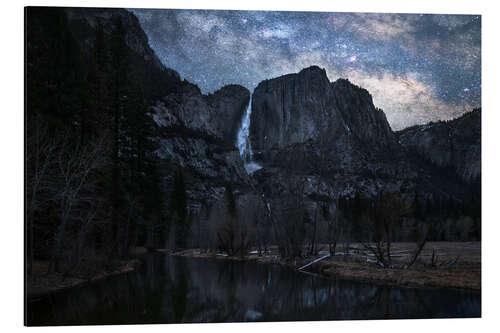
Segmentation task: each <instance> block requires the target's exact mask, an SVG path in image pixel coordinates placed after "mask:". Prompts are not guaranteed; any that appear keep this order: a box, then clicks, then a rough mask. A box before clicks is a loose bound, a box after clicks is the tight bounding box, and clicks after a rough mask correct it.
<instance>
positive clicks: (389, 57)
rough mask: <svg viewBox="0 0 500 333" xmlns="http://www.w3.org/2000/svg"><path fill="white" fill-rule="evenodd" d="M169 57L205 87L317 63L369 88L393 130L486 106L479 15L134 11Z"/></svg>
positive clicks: (248, 81) (252, 81)
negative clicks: (483, 104) (482, 84)
mask: <svg viewBox="0 0 500 333" xmlns="http://www.w3.org/2000/svg"><path fill="white" fill-rule="evenodd" d="M132 12H133V13H135V14H136V15H137V17H138V18H139V21H140V23H141V25H142V27H143V29H144V30H145V31H146V34H147V35H148V37H149V43H150V45H151V47H152V48H153V49H154V50H155V52H156V54H157V55H158V56H159V58H160V59H161V60H162V61H163V63H164V64H165V65H166V66H167V67H170V68H173V69H175V70H176V71H178V72H179V74H180V75H181V77H183V78H185V79H187V80H189V81H191V82H193V83H195V84H197V85H198V86H199V87H200V88H201V90H202V91H203V92H204V93H208V92H213V91H215V90H217V89H219V88H220V87H222V86H223V85H225V84H231V83H235V84H241V85H243V86H246V87H247V88H248V89H250V90H251V91H252V90H253V89H254V88H255V87H256V86H257V84H258V83H259V82H260V81H262V80H265V79H269V78H273V77H277V76H280V75H284V74H288V73H295V72H298V71H300V70H301V69H303V68H305V67H308V66H311V65H318V66H320V67H322V68H325V69H326V71H327V74H328V77H329V79H330V81H335V80H336V79H338V78H341V77H342V78H348V79H349V80H350V81H351V82H353V83H355V84H357V85H360V86H361V87H363V88H366V89H367V90H368V91H369V92H370V93H371V94H372V96H373V100H374V103H375V106H377V107H380V108H382V109H383V110H384V111H385V113H386V115H387V119H388V120H389V123H390V124H391V127H392V128H393V129H394V130H398V129H402V128H404V127H407V126H410V125H414V124H422V123H427V122H429V121H434V120H438V119H450V118H455V117H457V116H459V115H460V114H462V113H464V112H466V111H470V110H472V108H474V107H479V106H480V105H481V17H480V16H476V15H417V14H363V13H318V12H316V13H315V12H279V11H200V10H164V9H161V10H154V9H134V10H132Z"/></svg>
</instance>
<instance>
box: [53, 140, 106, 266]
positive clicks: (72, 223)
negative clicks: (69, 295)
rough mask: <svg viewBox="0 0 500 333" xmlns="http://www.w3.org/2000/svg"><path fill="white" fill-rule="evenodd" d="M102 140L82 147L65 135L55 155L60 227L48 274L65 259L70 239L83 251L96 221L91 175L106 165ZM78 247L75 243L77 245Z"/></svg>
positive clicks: (103, 141) (57, 230) (95, 205)
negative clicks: (86, 238)
mask: <svg viewBox="0 0 500 333" xmlns="http://www.w3.org/2000/svg"><path fill="white" fill-rule="evenodd" d="M105 142H106V140H105V138H104V137H101V138H99V139H98V140H96V141H93V142H89V143H86V144H82V143H80V142H76V143H75V142H73V141H71V138H70V135H69V134H66V135H64V137H63V139H62V140H61V144H60V146H59V149H58V150H57V153H56V155H55V161H54V163H55V167H56V172H57V173H56V179H55V181H56V183H57V185H56V186H57V190H55V191H54V193H55V195H54V198H53V200H54V202H56V203H57V205H58V208H59V210H58V211H59V225H58V226H57V228H56V232H55V234H54V242H55V245H54V248H53V254H52V260H51V270H53V269H55V268H56V266H57V265H58V264H59V263H60V262H61V261H62V260H63V259H64V255H63V248H64V245H65V244H64V243H65V241H66V242H67V243H68V244H70V243H71V244H72V246H71V247H73V248H74V243H73V242H74V239H72V237H69V236H70V235H69V234H68V233H69V232H68V231H70V230H69V228H70V227H71V231H72V234H73V235H75V234H76V235H79V236H78V237H76V238H77V239H80V243H79V244H77V245H76V247H77V248H78V247H82V242H83V240H84V239H85V237H86V235H87V233H88V230H89V228H90V226H91V225H92V224H93V223H94V221H95V219H94V218H95V215H96V210H97V207H98V203H96V198H95V196H94V195H93V193H95V182H94V181H93V179H92V177H91V176H92V173H93V172H94V171H95V170H97V169H98V168H100V167H102V166H103V165H104V164H105V163H106V158H105V156H106V155H105V154H104V152H105V151H106V149H107V146H106V144H105ZM77 243H78V242H77Z"/></svg>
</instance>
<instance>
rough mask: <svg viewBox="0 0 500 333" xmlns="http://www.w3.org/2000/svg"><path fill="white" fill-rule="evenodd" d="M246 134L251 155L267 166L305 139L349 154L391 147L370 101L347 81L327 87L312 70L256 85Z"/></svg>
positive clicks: (381, 117) (383, 121)
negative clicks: (364, 148)
mask: <svg viewBox="0 0 500 333" xmlns="http://www.w3.org/2000/svg"><path fill="white" fill-rule="evenodd" d="M251 124H252V125H251V128H250V136H251V141H252V146H253V147H254V151H255V152H256V156H257V158H258V159H260V160H261V161H263V162H271V161H272V160H273V156H274V155H275V153H276V152H277V151H279V150H281V149H283V148H285V147H288V146H290V145H293V144H297V143H303V142H306V141H308V140H312V141H318V142H319V141H321V142H322V143H326V142H328V143H329V144H330V145H336V146H339V147H340V146H343V148H342V149H341V150H344V151H346V150H349V149H350V148H352V146H353V145H355V144H358V145H361V146H363V145H366V144H369V145H370V148H371V149H375V150H377V151H378V150H381V149H386V148H387V147H394V146H395V144H396V141H395V137H394V134H393V133H392V131H391V128H390V126H389V124H388V122H387V119H386V117H385V114H384V113H383V111H382V110H379V109H377V108H375V106H374V105H373V101H372V97H371V96H370V94H369V93H368V92H367V91H366V90H365V89H362V88H359V87H357V86H355V85H353V84H351V83H350V82H349V81H347V80H343V79H339V80H337V81H336V82H333V83H330V81H329V80H328V77H327V76H326V72H325V70H324V69H321V68H319V67H317V66H313V67H309V68H306V69H304V70H302V71H300V72H299V73H297V74H289V75H284V76H281V77H278V78H275V79H272V80H266V81H263V82H261V83H260V84H259V85H258V86H257V88H256V89H255V91H254V94H253V100H252V121H251Z"/></svg>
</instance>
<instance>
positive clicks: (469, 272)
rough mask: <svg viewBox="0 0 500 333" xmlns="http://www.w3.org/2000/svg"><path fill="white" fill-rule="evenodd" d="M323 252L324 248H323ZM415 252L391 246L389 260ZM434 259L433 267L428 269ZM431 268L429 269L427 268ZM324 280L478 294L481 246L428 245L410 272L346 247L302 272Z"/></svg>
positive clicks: (196, 253)
mask: <svg viewBox="0 0 500 333" xmlns="http://www.w3.org/2000/svg"><path fill="white" fill-rule="evenodd" d="M324 248H326V247H324ZM414 248H415V244H414V243H394V244H393V247H392V253H393V257H392V260H393V262H394V263H395V264H402V263H404V262H406V261H407V260H408V258H409V256H410V255H411V253H412V251H413V250H414ZM170 254H171V255H176V256H184V257H195V258H216V259H221V260H239V261H242V260H243V261H256V262H258V263H266V264H279V265H283V266H287V267H291V268H293V269H298V268H300V267H302V266H304V265H306V264H309V263H311V262H312V261H314V260H315V259H317V258H320V257H323V256H325V255H327V254H328V252H327V251H325V250H323V251H319V253H318V255H317V256H316V257H310V258H301V259H293V260H282V259H281V258H280V257H279V254H278V251H277V249H276V247H271V248H270V251H269V252H268V253H266V254H262V255H261V256H259V255H258V253H257V252H256V251H251V252H250V253H249V254H248V255H247V256H245V257H243V258H242V257H241V256H238V257H230V256H227V255H225V254H223V253H207V252H203V251H200V250H199V249H188V250H184V251H180V252H175V253H170ZM433 257H434V263H435V265H433V266H432V265H431V262H432V258H433ZM431 266H432V267H431ZM303 271H305V272H310V273H315V274H319V275H321V276H323V277H327V278H342V279H347V280H356V281H362V282H370V283H377V284H385V285H397V286H407V287H419V288H442V287H445V288H460V289H468V290H476V291H480V290H481V242H428V243H426V244H425V247H424V249H423V250H422V253H421V255H420V257H419V260H418V261H417V262H416V263H415V264H414V265H413V266H412V267H410V268H408V269H402V268H390V269H388V268H381V267H379V266H377V265H376V263H375V261H374V260H373V258H372V257H371V256H370V254H368V253H366V252H365V251H364V250H363V246H362V244H356V243H354V244H350V245H349V247H348V249H345V248H338V249H337V253H336V255H335V256H331V257H327V258H325V259H323V260H320V261H318V262H316V263H313V264H311V265H309V266H308V267H306V268H305V269H303Z"/></svg>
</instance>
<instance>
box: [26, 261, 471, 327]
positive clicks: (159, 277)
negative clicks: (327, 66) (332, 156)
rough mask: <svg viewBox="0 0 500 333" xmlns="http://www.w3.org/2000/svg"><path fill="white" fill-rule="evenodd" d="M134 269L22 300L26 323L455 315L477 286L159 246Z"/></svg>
mask: <svg viewBox="0 0 500 333" xmlns="http://www.w3.org/2000/svg"><path fill="white" fill-rule="evenodd" d="M142 260H143V261H144V265H143V266H142V267H141V269H139V270H138V271H136V272H131V273H126V274H122V275H118V276H112V277H109V278H108V279H105V280H102V281H99V282H97V283H94V284H88V285H84V286H81V287H77V288H74V289H70V290H66V291H63V292H60V293H56V294H53V295H51V296H47V297H44V298H40V299H37V300H33V301H29V302H28V303H27V323H28V325H35V326H38V325H102V324H137V323H205V322H242V321H298V320H346V319H350V320H355V319H391V318H456V317H479V316H481V295H480V293H479V292H473V291H465V290H456V289H414V288H402V287H387V286H379V285H374V284H369V283H360V282H353V281H347V280H340V279H325V278H321V277H318V276H314V275H310V274H306V273H300V272H296V271H294V270H292V269H290V268H287V267H281V266H279V265H270V264H258V263H254V262H236V261H231V260H215V259H193V258H183V257H172V256H167V255H163V254H148V255H145V256H143V257H142Z"/></svg>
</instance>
